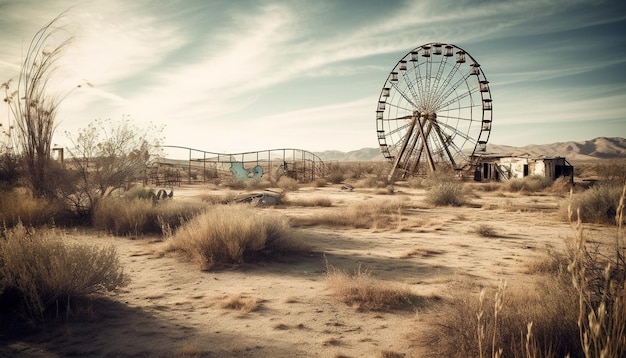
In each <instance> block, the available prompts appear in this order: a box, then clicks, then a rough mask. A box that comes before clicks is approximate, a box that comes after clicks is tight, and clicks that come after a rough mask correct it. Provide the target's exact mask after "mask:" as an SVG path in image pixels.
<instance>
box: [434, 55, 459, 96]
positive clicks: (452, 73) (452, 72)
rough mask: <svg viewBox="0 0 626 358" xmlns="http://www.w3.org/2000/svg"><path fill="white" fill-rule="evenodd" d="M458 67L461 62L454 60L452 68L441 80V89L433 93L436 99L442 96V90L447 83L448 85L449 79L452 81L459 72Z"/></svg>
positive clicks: (446, 86)
mask: <svg viewBox="0 0 626 358" xmlns="http://www.w3.org/2000/svg"><path fill="white" fill-rule="evenodd" d="M460 67H461V64H460V63H458V62H456V63H455V64H454V66H453V67H452V70H450V72H448V76H446V79H445V80H444V81H443V86H441V89H440V90H439V91H437V93H436V95H435V99H436V101H440V98H442V96H443V95H444V93H445V92H444V91H445V89H446V88H448V85H450V81H452V79H453V78H454V77H455V76H456V75H457V74H458V73H459V68H460Z"/></svg>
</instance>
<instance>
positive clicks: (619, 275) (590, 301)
mask: <svg viewBox="0 0 626 358" xmlns="http://www.w3.org/2000/svg"><path fill="white" fill-rule="evenodd" d="M625 197H626V184H624V187H623V188H622V191H621V194H620V198H619V203H618V205H617V210H616V214H615V222H616V224H617V232H616V237H615V241H614V246H613V248H612V249H613V252H609V253H604V252H598V250H597V246H596V248H595V249H594V250H593V251H590V250H589V248H588V245H587V238H586V237H585V235H584V233H583V226H582V222H581V220H580V216H579V217H578V220H577V223H576V232H577V235H576V242H575V245H571V247H572V248H573V254H572V255H571V257H572V259H571V262H570V264H569V266H568V270H569V272H570V273H571V278H572V283H573V286H574V288H575V290H576V293H577V295H576V296H577V298H578V302H579V305H578V328H579V333H580V339H581V343H582V348H583V352H584V354H585V357H624V356H626V334H625V333H626V256H625V255H624V253H625V249H626V247H625V246H624V236H623V235H624V232H623V223H624V204H625V201H624V200H625Z"/></svg>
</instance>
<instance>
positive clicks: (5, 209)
mask: <svg viewBox="0 0 626 358" xmlns="http://www.w3.org/2000/svg"><path fill="white" fill-rule="evenodd" d="M62 212H63V208H62V206H61V205H60V204H59V203H57V202H54V201H51V200H50V199H43V198H36V197H34V196H33V195H32V194H31V193H30V192H29V191H27V190H25V189H11V190H7V191H2V192H0V226H5V227H14V226H16V225H17V224H18V223H20V222H21V223H22V224H24V225H26V226H39V225H44V224H50V223H52V222H54V221H55V218H58V217H59V215H60V214H61V213H62Z"/></svg>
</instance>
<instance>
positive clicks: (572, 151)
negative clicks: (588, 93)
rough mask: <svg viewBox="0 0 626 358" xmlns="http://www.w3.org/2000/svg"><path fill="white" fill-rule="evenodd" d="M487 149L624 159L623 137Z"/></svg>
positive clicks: (339, 156)
mask: <svg viewBox="0 0 626 358" xmlns="http://www.w3.org/2000/svg"><path fill="white" fill-rule="evenodd" d="M487 152H488V153H495V154H509V155H522V154H530V155H532V156H547V157H565V158H567V159H568V160H574V161H581V160H592V159H611V158H626V138H619V137H613V138H606V137H599V138H595V139H591V140H586V141H582V142H573V141H570V142H562V143H552V144H540V145H536V144H533V145H527V146H523V147H512V146H508V145H499V144H487ZM315 154H316V155H317V156H319V157H320V158H321V159H322V160H324V161H340V162H368V161H383V160H385V158H384V157H383V155H382V154H381V152H380V149H378V148H362V149H359V150H353V151H350V152H347V153H346V152H341V151H337V150H327V151H324V152H316V153H315Z"/></svg>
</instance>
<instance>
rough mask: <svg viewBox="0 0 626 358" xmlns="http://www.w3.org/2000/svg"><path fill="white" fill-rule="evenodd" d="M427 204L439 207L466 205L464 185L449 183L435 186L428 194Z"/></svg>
mask: <svg viewBox="0 0 626 358" xmlns="http://www.w3.org/2000/svg"><path fill="white" fill-rule="evenodd" d="M426 202H427V203H429V204H431V205H437V206H445V205H452V206H460V205H463V204H464V203H465V198H464V193H463V183H459V182H454V181H448V182H445V181H444V182H441V183H439V184H435V185H434V186H432V187H430V189H428V192H427V193H426Z"/></svg>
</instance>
